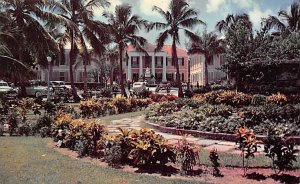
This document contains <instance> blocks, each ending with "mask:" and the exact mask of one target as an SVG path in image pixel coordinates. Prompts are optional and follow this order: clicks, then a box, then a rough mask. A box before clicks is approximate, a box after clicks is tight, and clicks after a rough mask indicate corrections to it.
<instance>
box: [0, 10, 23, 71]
mask: <svg viewBox="0 0 300 184" xmlns="http://www.w3.org/2000/svg"><path fill="white" fill-rule="evenodd" d="M0 22H1V25H0V58H1V66H2V67H1V69H4V70H1V72H2V73H4V71H10V70H7V67H3V66H4V65H6V66H12V65H15V64H17V65H18V66H20V67H24V68H27V69H28V66H26V64H24V63H22V62H20V61H19V60H18V58H16V57H15V56H14V54H15V53H14V52H15V49H14V48H16V47H17V44H18V43H17V39H16V37H17V35H18V34H19V32H20V31H19V30H18V29H17V28H16V27H13V26H10V25H11V22H12V20H11V19H10V17H7V16H5V14H3V13H0ZM12 43H13V44H16V45H15V46H14V48H12Z"/></svg>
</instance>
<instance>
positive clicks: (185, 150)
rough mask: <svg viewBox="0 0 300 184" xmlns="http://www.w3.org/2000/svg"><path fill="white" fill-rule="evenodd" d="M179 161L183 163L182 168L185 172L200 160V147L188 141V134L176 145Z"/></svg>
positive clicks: (189, 170) (190, 169)
mask: <svg viewBox="0 0 300 184" xmlns="http://www.w3.org/2000/svg"><path fill="white" fill-rule="evenodd" d="M175 148H176V155H177V161H178V162H179V163H181V169H182V171H183V172H185V173H189V172H191V171H192V170H193V167H194V166H195V165H197V163H198V162H199V160H200V157H199V154H200V148H199V147H198V146H196V145H195V144H193V143H190V142H188V141H187V139H186V136H184V137H183V138H182V139H181V140H179V141H178V142H177V144H176V146H175Z"/></svg>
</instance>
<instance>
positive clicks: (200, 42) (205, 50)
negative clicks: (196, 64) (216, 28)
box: [189, 31, 223, 87]
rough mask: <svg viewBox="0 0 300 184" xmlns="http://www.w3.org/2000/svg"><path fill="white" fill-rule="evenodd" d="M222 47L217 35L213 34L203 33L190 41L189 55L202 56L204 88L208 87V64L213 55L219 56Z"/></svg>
mask: <svg viewBox="0 0 300 184" xmlns="http://www.w3.org/2000/svg"><path fill="white" fill-rule="evenodd" d="M222 52H223V47H222V45H221V40H220V39H218V35H217V34H215V33H214V32H210V33H207V32H206V31H204V32H203V34H202V36H199V37H196V38H194V39H193V40H192V44H191V46H190V48H189V53H201V54H204V57H205V62H204V70H205V86H206V87H208V85H209V84H208V67H207V65H208V62H210V61H211V60H213V56H214V55H215V54H221V53H222Z"/></svg>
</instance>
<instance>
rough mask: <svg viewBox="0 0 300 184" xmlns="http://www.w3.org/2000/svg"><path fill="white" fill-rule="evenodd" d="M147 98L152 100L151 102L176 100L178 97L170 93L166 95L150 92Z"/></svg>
mask: <svg viewBox="0 0 300 184" xmlns="http://www.w3.org/2000/svg"><path fill="white" fill-rule="evenodd" d="M149 98H150V99H151V100H152V101H153V102H166V101H174V100H176V99H177V98H178V97H177V96H175V95H172V94H167V95H163V94H154V93H152V94H150V96H149Z"/></svg>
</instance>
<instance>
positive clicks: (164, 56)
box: [123, 44, 188, 82]
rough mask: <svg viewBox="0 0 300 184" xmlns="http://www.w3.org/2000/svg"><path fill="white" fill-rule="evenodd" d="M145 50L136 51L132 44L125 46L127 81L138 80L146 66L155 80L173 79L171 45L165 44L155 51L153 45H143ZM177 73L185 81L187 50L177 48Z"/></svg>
mask: <svg viewBox="0 0 300 184" xmlns="http://www.w3.org/2000/svg"><path fill="white" fill-rule="evenodd" d="M144 50H145V51H146V52H147V53H145V52H141V51H137V50H136V49H135V48H134V47H133V46H131V45H130V46H129V47H128V48H127V55H128V60H125V61H124V65H123V66H124V72H125V75H126V79H127V80H129V81H133V82H135V81H138V80H139V78H140V77H141V76H143V75H144V74H145V71H146V69H147V68H148V69H149V70H150V72H151V74H152V75H153V76H154V77H155V80H156V81H157V82H165V81H174V80H175V79H176V68H175V64H174V63H173V61H172V46H170V45H166V46H164V47H163V48H162V49H161V51H158V52H155V46H154V45H151V44H147V45H146V46H144ZM177 55H178V64H179V73H180V78H181V80H182V81H187V78H188V76H187V66H188V64H187V52H186V51H185V50H183V49H179V48H177Z"/></svg>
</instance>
